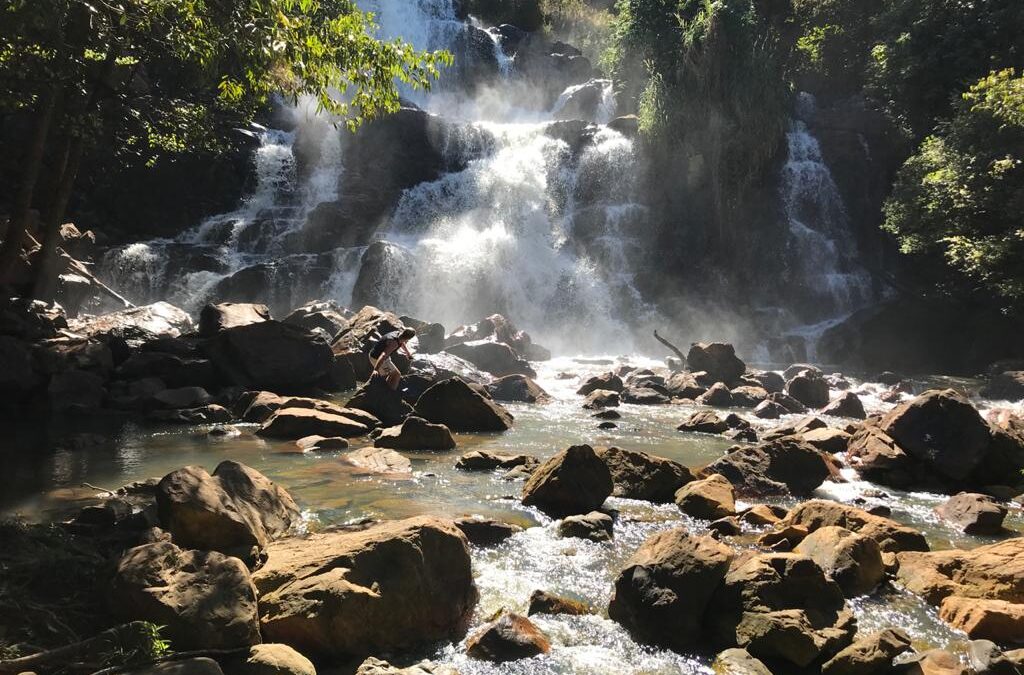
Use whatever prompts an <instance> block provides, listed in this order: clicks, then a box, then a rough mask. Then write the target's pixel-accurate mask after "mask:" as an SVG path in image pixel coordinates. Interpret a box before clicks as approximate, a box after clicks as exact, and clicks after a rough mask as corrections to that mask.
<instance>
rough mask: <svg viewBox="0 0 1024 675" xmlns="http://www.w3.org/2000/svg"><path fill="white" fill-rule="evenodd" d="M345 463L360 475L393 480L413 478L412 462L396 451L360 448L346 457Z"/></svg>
mask: <svg viewBox="0 0 1024 675" xmlns="http://www.w3.org/2000/svg"><path fill="white" fill-rule="evenodd" d="M344 462H345V463H346V464H348V465H350V466H352V467H354V468H355V469H356V472H357V473H360V474H372V475H380V476H387V477H391V478H411V477H412V462H410V461H409V459H408V458H407V457H405V456H404V455H401V454H399V453H397V452H395V451H394V450H387V449H385V448H360V449H359V450H354V451H352V452H350V453H348V454H347V455H345V457H344Z"/></svg>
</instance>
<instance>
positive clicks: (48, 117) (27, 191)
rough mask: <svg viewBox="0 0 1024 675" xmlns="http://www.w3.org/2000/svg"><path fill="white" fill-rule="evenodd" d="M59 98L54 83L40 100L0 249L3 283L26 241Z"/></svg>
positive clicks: (0, 267)
mask: <svg viewBox="0 0 1024 675" xmlns="http://www.w3.org/2000/svg"><path fill="white" fill-rule="evenodd" d="M58 98H60V85H58V84H54V85H52V86H51V87H50V90H49V91H48V92H47V93H46V95H45V96H43V99H42V101H40V110H39V111H38V118H37V121H36V128H35V131H34V133H33V134H32V141H31V143H30V145H29V149H28V154H27V156H26V159H25V169H24V172H23V173H22V177H21V185H20V186H19V187H18V194H17V196H16V197H15V201H14V209H13V211H12V212H11V220H10V222H9V223H8V225H7V234H6V235H5V236H4V243H3V247H2V248H0V283H4V284H6V283H10V282H11V280H12V275H13V272H14V268H15V265H16V264H17V262H18V257H19V256H20V255H21V249H22V247H23V246H24V243H25V232H26V230H27V229H28V221H29V218H30V217H31V213H32V198H33V196H34V195H35V189H36V183H37V182H38V181H39V174H40V172H41V171H42V167H43V158H44V156H45V155H46V141H47V139H48V138H49V136H50V129H51V128H52V127H53V118H54V117H55V111H56V109H57V99H58Z"/></svg>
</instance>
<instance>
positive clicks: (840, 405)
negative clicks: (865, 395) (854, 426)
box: [821, 391, 868, 420]
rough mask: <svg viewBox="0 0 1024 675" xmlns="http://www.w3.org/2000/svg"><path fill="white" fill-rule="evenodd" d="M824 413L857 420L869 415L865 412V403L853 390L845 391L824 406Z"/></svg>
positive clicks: (822, 411) (822, 412)
mask: <svg viewBox="0 0 1024 675" xmlns="http://www.w3.org/2000/svg"><path fill="white" fill-rule="evenodd" d="M821 414H822V415H833V416H835V417H850V418H853V419H855V420H862V419H864V418H866V417H867V416H868V415H867V413H866V412H864V404H863V403H861V400H860V397H859V396H857V395H856V394H854V393H853V392H852V391H848V392H845V393H843V394H842V395H841V396H839V398H837V399H836V400H834V401H832V402H831V403H829V404H828V405H827V406H825V407H824V408H822V410H821Z"/></svg>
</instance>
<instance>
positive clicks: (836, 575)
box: [795, 526, 885, 598]
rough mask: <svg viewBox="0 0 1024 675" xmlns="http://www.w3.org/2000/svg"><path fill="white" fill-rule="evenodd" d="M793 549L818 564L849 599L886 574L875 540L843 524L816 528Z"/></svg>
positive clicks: (873, 584) (878, 581)
mask: <svg viewBox="0 0 1024 675" xmlns="http://www.w3.org/2000/svg"><path fill="white" fill-rule="evenodd" d="M795 550H796V552H797V553H802V554H804V555H806V556H807V557H809V558H810V559H811V560H813V561H814V562H816V563H818V566H819V567H821V568H822V569H823V570H825V572H826V573H827V574H828V575H829V576H830V577H832V579H834V580H835V582H836V583H837V584H839V587H840V588H841V589H843V593H844V594H845V595H846V597H848V598H853V597H856V596H858V595H865V594H867V593H870V592H871V591H873V590H874V589H875V587H876V586H878V584H879V583H881V581H882V579H883V578H884V577H885V566H884V565H883V563H882V549H881V548H880V547H879V546H878V542H876V541H875V540H874V539H872V538H871V537H866V536H864V535H862V534H856V533H854V532H851V531H850V530H847V529H846V528H844V527H836V526H826V527H819V528H818V529H817V530H815V531H814V532H812V533H811V534H809V535H808V536H807V537H805V538H804V540H803V541H801V542H800V543H799V544H798V545H797V547H796V549H795Z"/></svg>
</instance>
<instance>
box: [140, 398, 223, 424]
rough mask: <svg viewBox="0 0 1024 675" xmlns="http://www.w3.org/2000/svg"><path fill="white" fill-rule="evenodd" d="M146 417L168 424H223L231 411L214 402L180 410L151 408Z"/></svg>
mask: <svg viewBox="0 0 1024 675" xmlns="http://www.w3.org/2000/svg"><path fill="white" fill-rule="evenodd" d="M146 419H147V420H150V421H153V422H164V423H169V424H190V425H196V424H225V423H227V422H230V421H231V420H232V417H231V411H230V410H228V409H227V408H225V407H224V406H219V405H217V404H215V403H211V404H210V405H205V406H202V407H199V408H183V409H181V410H153V411H150V412H149V413H147V414H146Z"/></svg>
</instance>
